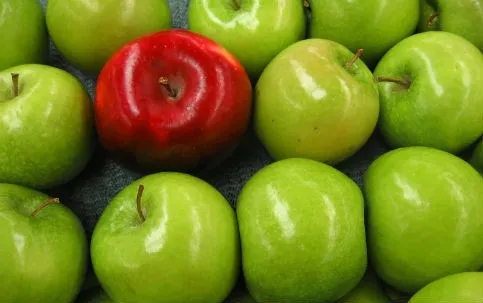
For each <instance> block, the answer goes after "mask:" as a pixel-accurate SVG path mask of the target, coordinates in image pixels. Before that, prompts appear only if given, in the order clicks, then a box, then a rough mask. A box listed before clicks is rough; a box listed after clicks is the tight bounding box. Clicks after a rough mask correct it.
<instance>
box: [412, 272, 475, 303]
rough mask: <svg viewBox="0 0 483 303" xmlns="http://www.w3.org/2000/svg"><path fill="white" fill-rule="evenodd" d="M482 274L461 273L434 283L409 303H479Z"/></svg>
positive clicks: (418, 293)
mask: <svg viewBox="0 0 483 303" xmlns="http://www.w3.org/2000/svg"><path fill="white" fill-rule="evenodd" d="M482 285H483V273H482V272H463V273H458V274H453V275H449V276H447V277H444V278H441V279H439V280H437V281H434V282H432V283H430V284H429V285H427V286H426V287H424V288H423V289H421V290H420V291H419V292H417V293H416V294H415V295H414V296H413V297H412V298H411V299H410V300H409V303H428V302H455V303H456V302H461V303H463V302H464V303H481V299H482V298H483V297H482V296H483V293H482Z"/></svg>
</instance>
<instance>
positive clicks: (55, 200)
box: [32, 198, 60, 217]
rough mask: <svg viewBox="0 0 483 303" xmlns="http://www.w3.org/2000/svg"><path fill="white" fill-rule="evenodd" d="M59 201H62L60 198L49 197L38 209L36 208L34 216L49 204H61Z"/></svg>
mask: <svg viewBox="0 0 483 303" xmlns="http://www.w3.org/2000/svg"><path fill="white" fill-rule="evenodd" d="M59 203H60V200H59V198H49V199H48V200H47V201H45V202H44V203H42V204H40V205H39V207H37V209H35V210H34V212H33V213H32V217H35V216H36V215H37V214H38V213H39V212H40V211H41V210H42V209H44V208H46V207H47V206H49V205H53V204H59Z"/></svg>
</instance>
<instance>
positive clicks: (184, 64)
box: [95, 29, 252, 171]
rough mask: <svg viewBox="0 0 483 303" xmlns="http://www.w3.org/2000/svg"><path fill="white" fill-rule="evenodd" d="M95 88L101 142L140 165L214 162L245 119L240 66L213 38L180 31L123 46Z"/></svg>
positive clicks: (247, 92) (247, 102) (247, 89)
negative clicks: (162, 82) (162, 81)
mask: <svg viewBox="0 0 483 303" xmlns="http://www.w3.org/2000/svg"><path fill="white" fill-rule="evenodd" d="M161 80H165V81H166V83H165V84H164V85H163V84H161V83H160V81H161ZM96 90H97V91H96V102H95V110H96V123H97V130H98V133H99V136H100V139H101V142H102V143H103V145H104V147H105V148H106V149H107V150H108V151H110V152H111V153H113V154H115V155H116V157H118V158H120V159H122V161H123V162H124V163H129V165H131V166H133V167H136V168H139V169H141V170H147V171H160V170H180V171H181V170H182V171H185V170H191V169H194V168H198V167H200V166H207V165H211V164H208V163H213V162H216V161H218V160H219V158H220V157H223V156H220V155H225V154H226V153H227V151H229V150H232V149H233V147H234V146H235V145H236V144H237V143H238V141H239V139H240V137H241V136H242V135H243V134H244V133H245V131H246V129H247V127H248V123H249V120H250V114H251V105H252V103H251V102H252V87H251V83H250V79H249V78H248V75H247V73H246V72H245V70H244V69H243V67H242V65H241V64H240V63H239V62H238V61H237V60H236V58H235V57H234V56H233V55H231V54H230V53H229V52H228V51H226V50H225V49H224V48H223V47H222V46H220V45H219V44H217V43H215V42H214V41H212V40H210V39H208V38H206V37H203V36H201V35H198V34H195V33H192V32H189V31H186V30H181V29H172V30H168V31H162V32H158V33H155V34H152V35H148V36H144V37H142V38H139V39H136V40H134V41H132V42H131V43H129V44H127V45H125V46H124V47H123V48H122V49H120V50H119V51H118V52H116V54H115V55H114V56H113V57H112V58H111V59H110V60H109V62H108V63H107V64H106V66H105V67H104V69H103V70H102V72H101V74H100V76H99V78H98V81H97V88H96Z"/></svg>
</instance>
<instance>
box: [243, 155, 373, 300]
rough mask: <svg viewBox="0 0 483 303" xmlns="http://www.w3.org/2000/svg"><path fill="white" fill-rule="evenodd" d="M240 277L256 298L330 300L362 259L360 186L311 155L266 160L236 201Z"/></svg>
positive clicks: (350, 281) (358, 273)
mask: <svg viewBox="0 0 483 303" xmlns="http://www.w3.org/2000/svg"><path fill="white" fill-rule="evenodd" d="M237 215H238V224H239V229H240V236H241V244H242V264H243V273H244V278H245V281H246V284H247V288H248V290H249V292H250V294H251V295H252V296H253V298H254V299H255V300H256V301H257V302H278V303H284V302H304V303H311V302H313V303H319V302H333V301H335V300H337V299H340V298H341V297H342V296H344V295H345V294H347V293H348V292H349V291H350V290H351V289H352V288H354V287H355V286H356V285H357V284H358V283H359V281H360V280H361V278H362V276H363V275H364V272H365V270H366V265H367V255H366V238H365V230H364V201H363V197H362V193H361V191H360V189H359V187H358V186H357V184H356V183H354V182H353V181H352V180H351V179H350V178H349V177H347V176H345V175H344V174H342V173H341V172H339V171H338V170H336V169H335V168H333V167H331V166H328V165H326V164H323V163H320V162H317V161H313V160H309V159H297V158H292V159H286V160H282V161H278V162H275V163H273V164H271V165H269V166H266V167H265V168H263V169H262V170H260V171H259V172H258V173H256V174H255V175H254V176H253V177H252V178H251V179H250V180H249V181H248V182H247V183H246V185H245V186H244V187H243V189H242V192H241V194H240V196H239V198H238V201H237Z"/></svg>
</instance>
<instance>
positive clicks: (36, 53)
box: [0, 0, 48, 71]
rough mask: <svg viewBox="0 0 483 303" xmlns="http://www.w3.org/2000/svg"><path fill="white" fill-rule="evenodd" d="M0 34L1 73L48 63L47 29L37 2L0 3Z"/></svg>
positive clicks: (5, 1)
mask: <svg viewBox="0 0 483 303" xmlns="http://www.w3.org/2000/svg"><path fill="white" fill-rule="evenodd" d="M0 33H1V34H0V45H1V46H2V50H1V51H0V71H2V70H4V69H7V68H9V67H13V66H17V65H22V64H29V63H38V64H41V63H44V62H45V61H46V59H47V53H48V37H47V29H46V26H45V17H44V13H43V11H42V7H41V6H40V3H39V2H38V0H2V1H0Z"/></svg>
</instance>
